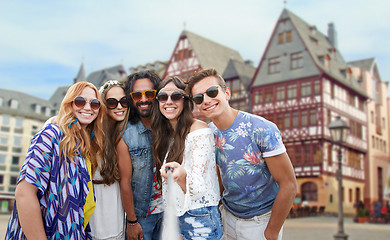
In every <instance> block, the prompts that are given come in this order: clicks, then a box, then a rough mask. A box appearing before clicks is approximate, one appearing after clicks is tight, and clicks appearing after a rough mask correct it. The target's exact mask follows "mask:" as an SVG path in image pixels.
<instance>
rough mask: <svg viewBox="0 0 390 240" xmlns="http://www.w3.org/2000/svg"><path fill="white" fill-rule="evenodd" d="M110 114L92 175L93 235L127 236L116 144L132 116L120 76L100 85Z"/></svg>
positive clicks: (98, 239)
mask: <svg viewBox="0 0 390 240" xmlns="http://www.w3.org/2000/svg"><path fill="white" fill-rule="evenodd" d="M99 92H100V93H101V97H102V100H103V103H104V105H105V106H106V107H107V115H106V116H105V118H104V122H103V126H104V128H103V130H104V134H105V138H104V153H103V157H102V158H101V161H100V162H99V166H98V168H97V170H96V172H95V175H94V177H93V184H94V189H95V198H96V207H95V211H94V213H93V214H92V217H91V220H90V224H91V234H92V237H93V239H95V240H102V239H118V240H119V239H125V225H126V224H125V211H124V209H123V205H122V200H121V196H120V188H119V180H120V175H119V168H118V159H117V151H116V146H117V145H118V142H119V141H120V139H121V137H122V135H123V131H124V129H125V128H126V124H127V120H128V117H129V99H127V97H126V94H125V91H124V88H123V86H122V84H121V83H120V82H118V81H117V80H109V81H107V82H105V83H104V84H103V86H102V87H101V88H100V89H99Z"/></svg>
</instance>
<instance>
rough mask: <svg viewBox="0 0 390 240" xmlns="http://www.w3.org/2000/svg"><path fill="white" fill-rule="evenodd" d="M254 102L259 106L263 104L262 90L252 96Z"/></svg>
mask: <svg viewBox="0 0 390 240" xmlns="http://www.w3.org/2000/svg"><path fill="white" fill-rule="evenodd" d="M254 98H255V99H254V100H255V101H254V102H255V104H261V103H263V90H258V91H256V92H255V96H254Z"/></svg>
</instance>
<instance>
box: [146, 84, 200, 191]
mask: <svg viewBox="0 0 390 240" xmlns="http://www.w3.org/2000/svg"><path fill="white" fill-rule="evenodd" d="M170 82H173V83H174V84H175V86H176V87H177V88H179V89H182V90H183V91H184V90H185V88H186V85H185V83H184V82H183V80H181V79H180V78H178V77H172V78H169V79H166V80H164V81H162V82H161V83H160V85H159V87H158V89H157V91H158V92H159V91H160V90H161V89H162V88H164V87H165V86H166V85H167V84H168V83H170ZM193 106H194V105H193V102H192V100H191V99H190V98H189V97H188V96H187V95H185V96H184V103H183V111H182V112H181V114H180V115H179V117H178V119H177V124H176V128H175V129H173V128H172V125H171V124H170V122H169V120H168V119H167V118H166V117H165V116H164V115H163V114H162V113H161V112H160V107H159V102H158V101H157V100H156V99H155V100H154V102H153V106H152V120H151V127H152V129H153V130H152V133H153V156H154V159H155V161H156V167H157V170H159V169H160V168H161V166H162V164H163V162H164V158H165V155H166V153H167V152H168V150H169V154H168V156H167V162H178V163H179V164H181V163H182V162H183V153H184V147H185V139H186V137H187V135H188V133H189V132H190V129H191V125H192V123H193V122H194V118H193V116H192V110H193ZM170 140H172V141H173V142H172V145H171V146H170V144H171V141H170ZM157 180H158V182H159V183H161V174H160V171H157ZM160 186H161V184H160Z"/></svg>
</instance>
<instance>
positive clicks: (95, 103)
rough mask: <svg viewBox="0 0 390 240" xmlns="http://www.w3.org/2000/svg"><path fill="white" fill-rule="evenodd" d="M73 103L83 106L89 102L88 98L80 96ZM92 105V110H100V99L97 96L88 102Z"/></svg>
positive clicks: (79, 106)
mask: <svg viewBox="0 0 390 240" xmlns="http://www.w3.org/2000/svg"><path fill="white" fill-rule="evenodd" d="M73 103H74V105H75V106H76V107H78V108H82V107H84V106H85V104H87V100H85V98H83V97H81V96H78V97H76V98H75V99H74V100H73ZM88 103H89V105H90V106H91V108H92V110H98V109H99V108H100V101H99V99H97V98H95V99H92V100H91V101H89V102H88Z"/></svg>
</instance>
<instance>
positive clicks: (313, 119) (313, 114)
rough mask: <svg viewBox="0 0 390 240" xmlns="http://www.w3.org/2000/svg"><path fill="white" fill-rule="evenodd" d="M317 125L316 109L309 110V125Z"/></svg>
mask: <svg viewBox="0 0 390 240" xmlns="http://www.w3.org/2000/svg"><path fill="white" fill-rule="evenodd" d="M315 125H317V112H316V110H314V109H312V110H310V126H315Z"/></svg>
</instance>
